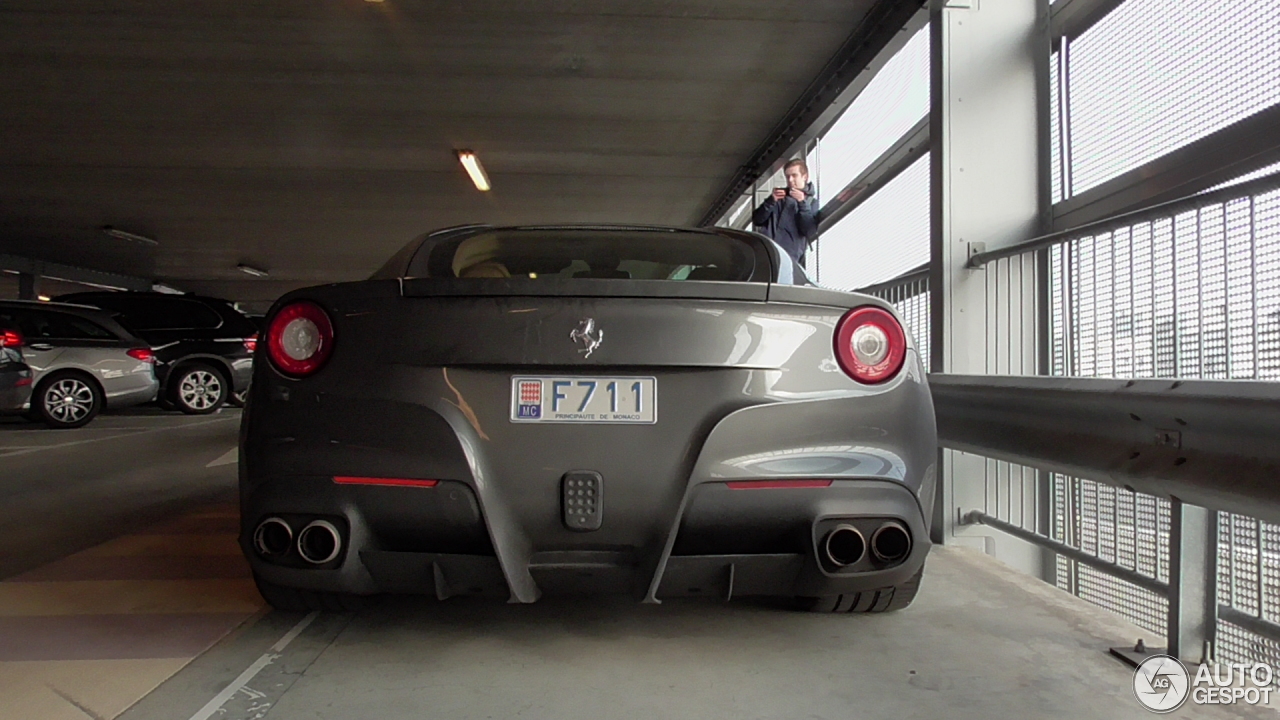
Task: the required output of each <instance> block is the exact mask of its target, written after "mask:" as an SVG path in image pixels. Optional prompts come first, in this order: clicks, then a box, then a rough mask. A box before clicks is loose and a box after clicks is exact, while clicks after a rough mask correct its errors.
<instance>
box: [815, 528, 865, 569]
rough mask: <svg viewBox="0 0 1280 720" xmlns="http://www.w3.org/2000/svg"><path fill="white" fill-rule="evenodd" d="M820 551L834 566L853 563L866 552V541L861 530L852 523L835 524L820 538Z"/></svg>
mask: <svg viewBox="0 0 1280 720" xmlns="http://www.w3.org/2000/svg"><path fill="white" fill-rule="evenodd" d="M822 552H823V554H824V555H826V558H827V560H828V561H829V562H830V563H831V564H832V565H835V566H836V567H845V566H848V565H853V564H854V563H856V562H858V561H859V560H861V559H862V557H863V556H864V555H866V554H867V541H866V538H864V537H862V531H860V530H858V528H856V527H854V526H852V525H837V526H836V527H835V529H834V530H832V531H831V532H829V533H827V536H826V537H825V538H823V540H822Z"/></svg>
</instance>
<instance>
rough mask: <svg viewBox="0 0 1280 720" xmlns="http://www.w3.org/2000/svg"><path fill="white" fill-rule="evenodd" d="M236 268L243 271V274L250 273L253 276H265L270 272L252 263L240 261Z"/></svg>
mask: <svg viewBox="0 0 1280 720" xmlns="http://www.w3.org/2000/svg"><path fill="white" fill-rule="evenodd" d="M236 269H237V270H239V271H240V272H242V273H244V274H245V275H252V276H254V277H267V276H268V275H270V274H271V273H269V272H267V271H266V270H263V269H262V268H256V267H254V266H252V265H245V264H244V263H240V264H239V265H237V266H236Z"/></svg>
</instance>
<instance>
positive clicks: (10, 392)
mask: <svg viewBox="0 0 1280 720" xmlns="http://www.w3.org/2000/svg"><path fill="white" fill-rule="evenodd" d="M30 402H31V386H30V385H25V386H21V387H14V386H13V385H12V384H11V383H5V382H4V381H3V380H0V413H16V412H22V411H23V410H25V409H26V408H27V406H28V403H30Z"/></svg>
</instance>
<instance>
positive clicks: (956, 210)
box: [930, 0, 1049, 575]
mask: <svg viewBox="0 0 1280 720" xmlns="http://www.w3.org/2000/svg"><path fill="white" fill-rule="evenodd" d="M931 37H932V46H931V49H932V114H931V116H930V137H931V142H932V148H931V149H932V153H931V163H932V167H931V172H932V194H933V208H932V216H933V217H932V221H933V222H932V224H933V227H932V256H933V260H934V262H933V268H932V275H931V277H930V287H931V289H932V293H931V303H932V323H933V326H932V328H931V332H932V339H933V342H932V347H931V353H932V357H931V362H932V368H933V370H934V372H943V373H961V374H996V373H1009V372H1025V373H1028V374H1034V373H1035V372H1036V371H1037V367H1038V366H1037V363H1036V362H1035V355H1036V352H1037V347H1036V346H1037V344H1038V343H1037V328H1036V325H1037V323H1038V322H1039V321H1038V319H1037V318H1038V317H1039V313H1037V312H1035V311H1034V310H1033V311H1031V312H1020V311H1018V310H1017V309H1013V310H1014V311H1013V312H1011V308H1010V306H1009V303H1010V300H1008V299H1007V298H1009V297H1021V298H1024V299H1025V302H1030V303H1033V304H1034V300H1033V298H1034V297H1035V295H1036V294H1035V291H1034V286H1031V290H1030V292H1021V293H1020V292H1017V291H1015V292H1013V293H1010V292H1007V291H1004V290H1002V291H999V292H995V288H994V287H993V285H992V283H993V282H1002V280H1001V279H1000V278H999V277H996V278H995V279H994V280H993V278H992V276H991V274H989V273H988V272H987V271H984V270H970V269H966V268H965V263H966V261H967V260H968V258H969V256H970V255H971V254H973V253H975V252H978V251H980V250H982V249H986V250H993V249H997V248H1000V247H1004V246H1007V245H1011V244H1014V243H1016V242H1019V241H1021V240H1025V239H1028V238H1030V237H1034V236H1035V235H1037V234H1039V232H1041V231H1042V230H1043V229H1044V228H1045V227H1046V226H1047V210H1048V208H1049V204H1048V199H1047V190H1048V180H1047V177H1048V165H1047V164H1046V163H1045V161H1044V159H1045V158H1047V156H1048V152H1047V149H1046V148H1047V143H1048V127H1049V126H1048V112H1047V110H1048V77H1049V76H1048V56H1049V31H1048V2H1047V0H933V4H932V6H931ZM1033 277H1034V273H1032V274H1028V275H1027V276H1026V277H1022V278H1020V280H1019V281H1018V282H1019V283H1020V284H1021V286H1022V289H1023V290H1026V289H1027V287H1028V286H1027V283H1029V282H1031V281H1032V279H1033ZM1009 282H1012V281H1009ZM1001 303H1003V305H1002V304H1001ZM1019 317H1021V318H1023V319H1021V320H1019V319H1018V318H1019ZM1001 343H1004V344H1006V345H1005V346H1004V348H1003V349H1002V350H1000V351H999V352H997V351H996V348H999V347H1001ZM1008 343H1013V344H1016V345H1018V347H1014V348H1012V349H1010V348H1009V347H1008V345H1007V344H1008ZM1009 355H1016V356H1018V357H1020V358H1027V357H1029V358H1031V360H1030V362H1029V363H1027V362H1021V363H1019V365H1018V367H1015V368H1013V369H1012V370H1011V369H1010V368H1009V367H1008V365H1009V364H1008V363H1004V364H1003V365H1002V362H1001V360H1000V358H1003V357H1007V356H1009ZM997 356H999V357H997ZM1028 364H1029V367H1027V365H1028ZM941 471H942V472H941V479H942V483H941V486H940V493H939V497H938V500H939V502H940V503H942V504H943V508H942V510H941V511H940V517H939V518H938V519H939V520H941V521H942V523H943V526H942V527H941V528H940V529H938V532H937V534H938V535H940V536H941V537H942V538H943V541H944V542H948V543H951V542H955V543H958V544H964V545H974V546H976V547H980V548H982V549H984V550H986V551H987V552H993V553H994V554H996V555H998V556H1000V557H1001V559H1002V560H1005V561H1006V562H1009V563H1010V564H1012V565H1014V566H1015V567H1018V568H1019V569H1022V570H1024V571H1026V572H1029V573H1032V574H1036V575H1041V574H1042V573H1046V568H1045V563H1044V556H1043V553H1042V552H1041V551H1040V550H1039V549H1038V548H1035V547H1034V546H1031V545H1030V544H1028V543H1025V542H1023V541H1021V540H1017V539H1015V538H1012V537H1009V536H1005V535H1003V534H1001V533H993V532H992V531H991V530H990V529H988V528H983V527H980V526H979V527H972V526H970V527H962V526H960V525H959V523H958V517H957V511H958V510H972V509H984V504H985V503H986V502H987V500H988V498H989V495H990V493H989V492H988V487H989V484H988V481H989V480H991V478H989V477H988V463H987V461H986V460H985V459H983V458H978V457H974V456H965V455H962V454H959V453H955V452H951V451H945V452H944V453H943V463H942V466H941ZM992 514H993V515H994V514H996V513H995V512H992ZM1029 515H1032V516H1037V515H1038V516H1039V517H1045V516H1047V513H1045V512H1043V510H1033V511H1032V512H1031V513H1029ZM1004 519H1008V520H1011V521H1015V522H1016V521H1017V518H1004ZM1029 529H1035V528H1029ZM1046 574H1047V573H1046Z"/></svg>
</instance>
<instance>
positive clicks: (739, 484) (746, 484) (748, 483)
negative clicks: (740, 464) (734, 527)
mask: <svg viewBox="0 0 1280 720" xmlns="http://www.w3.org/2000/svg"><path fill="white" fill-rule="evenodd" d="M725 485H728V486H729V489H730V490H780V489H782V488H820V487H831V481H830V480H734V481H733V482H727V483H725Z"/></svg>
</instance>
